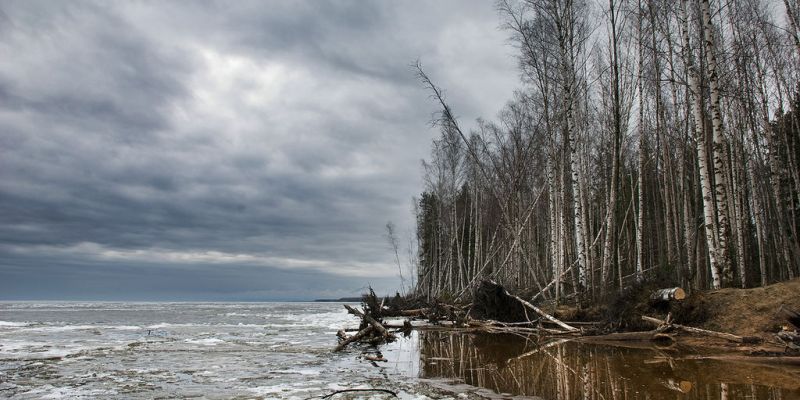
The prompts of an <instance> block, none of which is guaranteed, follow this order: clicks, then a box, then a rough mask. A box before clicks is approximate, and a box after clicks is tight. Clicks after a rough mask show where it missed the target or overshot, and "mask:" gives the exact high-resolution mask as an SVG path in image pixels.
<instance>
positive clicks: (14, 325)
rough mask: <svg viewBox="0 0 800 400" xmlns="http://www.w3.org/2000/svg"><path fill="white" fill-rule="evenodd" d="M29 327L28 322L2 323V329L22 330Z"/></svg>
mask: <svg viewBox="0 0 800 400" xmlns="http://www.w3.org/2000/svg"><path fill="white" fill-rule="evenodd" d="M28 325H30V323H28V322H16V321H0V328H20V327H24V326H28Z"/></svg>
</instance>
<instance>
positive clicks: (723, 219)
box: [700, 0, 733, 286]
mask: <svg viewBox="0 0 800 400" xmlns="http://www.w3.org/2000/svg"><path fill="white" fill-rule="evenodd" d="M700 7H701V10H702V13H703V37H704V39H705V55H706V63H707V64H708V66H707V69H708V84H709V89H710V92H711V104H710V105H711V129H712V138H713V143H714V145H713V147H712V153H711V154H712V158H713V161H714V195H715V196H716V199H715V201H716V205H717V208H716V210H717V213H716V217H717V263H718V264H719V270H720V271H721V272H722V276H721V281H722V282H721V283H722V285H724V286H728V285H730V283H731V281H732V278H733V270H732V269H731V261H730V256H729V253H728V235H729V234H730V224H729V222H728V218H729V213H728V190H727V187H726V182H727V180H726V179H725V178H726V176H725V171H726V165H725V153H726V140H725V129H724V126H723V124H722V108H721V106H720V90H719V79H718V73H717V57H716V55H715V52H716V46H715V45H714V25H713V24H712V22H711V10H710V8H711V7H710V6H709V0H700Z"/></svg>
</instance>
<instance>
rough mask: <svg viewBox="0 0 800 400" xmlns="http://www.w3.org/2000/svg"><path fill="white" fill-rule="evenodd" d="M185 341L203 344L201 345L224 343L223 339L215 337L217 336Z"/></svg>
mask: <svg viewBox="0 0 800 400" xmlns="http://www.w3.org/2000/svg"><path fill="white" fill-rule="evenodd" d="M185 342H186V343H191V344H199V345H203V346H216V345H219V344H223V343H225V341H224V340H222V339H217V338H206V339H187V340H186V341H185Z"/></svg>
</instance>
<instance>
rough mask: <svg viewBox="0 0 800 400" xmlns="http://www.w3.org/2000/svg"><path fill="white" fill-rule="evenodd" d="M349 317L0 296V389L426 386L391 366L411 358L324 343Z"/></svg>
mask: <svg viewBox="0 0 800 400" xmlns="http://www.w3.org/2000/svg"><path fill="white" fill-rule="evenodd" d="M357 323H358V321H357V320H356V319H355V318H353V317H352V316H349V315H348V314H347V313H346V311H345V310H344V308H343V307H342V306H341V304H332V303H242V304H233V303H97V302H93V303H30V302H23V303H0V397H6V398H8V397H11V398H18V399H59V398H65V399H66V398H68V399H73V398H95V399H99V398H134V399H136V398H142V399H144V398H147V399H150V398H191V397H201V398H242V399H245V398H256V399H260V398H287V399H305V398H311V397H314V396H317V398H319V396H323V395H325V394H329V393H332V392H333V391H335V390H340V389H345V388H367V387H384V388H387V387H388V388H389V389H391V390H394V391H396V392H399V394H400V395H401V397H404V398H426V396H424V395H422V394H421V393H420V392H421V391H423V389H420V388H419V387H417V383H416V382H414V381H409V380H408V379H396V378H395V377H396V376H403V377H408V376H415V375H416V373H417V372H416V371H417V369H415V368H418V367H415V365H418V361H412V360H410V359H408V357H406V358H405V360H404V361H403V360H401V361H399V362H398V360H397V359H395V360H394V362H392V363H391V365H389V363H385V364H384V365H381V366H380V367H379V368H376V367H375V366H373V365H371V364H370V363H368V362H366V361H363V360H359V359H358V356H359V352H358V351H351V352H343V353H338V354H332V353H331V351H330V350H331V348H332V347H333V346H334V345H335V344H336V337H335V333H336V331H337V330H338V329H341V328H342V327H344V326H347V325H351V326H355V325H357ZM395 346H397V345H395ZM404 354H405V353H404ZM374 398H386V396H379V395H377V394H375V395H374Z"/></svg>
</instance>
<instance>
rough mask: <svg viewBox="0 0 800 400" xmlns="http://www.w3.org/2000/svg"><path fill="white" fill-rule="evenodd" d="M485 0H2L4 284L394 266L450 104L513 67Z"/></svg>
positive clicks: (484, 100)
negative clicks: (430, 85) (442, 101)
mask: <svg viewBox="0 0 800 400" xmlns="http://www.w3.org/2000/svg"><path fill="white" fill-rule="evenodd" d="M497 26H498V17H497V14H496V12H495V11H494V9H493V7H492V4H491V3H490V2H482V1H469V2H466V1H455V0H453V1H427V2H423V1H405V2H361V1H359V2H356V1H268V2H211V1H209V2H184V1H173V2H113V3H108V2H77V1H76V2H55V3H53V2H36V1H33V2H31V1H6V2H3V3H2V4H0V59H1V60H3V61H2V62H0V220H1V221H2V224H0V298H7V299H8V298H81V297H83V298H120V299H122V298H130V299H138V298H169V299H182V298H185V299H189V298H191V299H200V298H209V299H277V298H283V299H289V298H291V299H297V298H308V297H315V296H317V295H329V296H338V295H350V294H352V293H353V292H354V291H355V292H357V291H358V290H359V288H361V287H362V286H363V285H364V284H366V283H372V284H373V285H375V286H377V287H379V288H380V289H383V290H390V289H392V288H395V287H397V286H398V280H397V279H396V277H395V275H396V268H395V267H393V266H392V256H391V254H389V251H388V249H387V245H386V242H385V240H384V239H383V237H382V235H383V225H384V224H385V222H386V221H387V220H392V221H394V222H395V223H397V224H398V225H399V226H400V228H401V231H409V230H410V229H412V226H411V218H410V212H409V209H410V197H411V196H412V195H414V194H415V193H416V192H417V191H418V190H419V188H420V179H419V167H418V165H419V159H420V158H422V157H425V156H426V154H427V152H428V145H429V139H430V136H431V134H432V133H435V132H433V131H432V130H431V129H430V128H429V127H428V125H427V122H428V120H429V119H430V115H431V112H432V111H433V110H434V109H435V105H434V104H432V103H431V102H430V101H428V100H427V94H426V93H425V92H424V90H423V89H422V88H421V86H420V84H419V83H418V82H417V81H416V80H415V79H414V76H413V73H412V71H411V70H410V68H409V64H410V63H411V62H413V61H414V60H415V59H416V58H421V59H422V60H423V62H424V63H425V64H426V66H427V67H428V72H429V73H430V74H431V75H432V76H434V77H435V78H438V79H439V83H440V84H441V85H442V86H444V87H446V88H448V90H449V91H448V93H449V94H450V96H451V98H452V102H453V105H454V106H455V109H456V110H458V112H459V113H460V115H461V116H462V118H463V120H465V121H466V122H469V121H471V120H472V119H474V118H475V117H477V116H479V115H492V114H493V113H494V111H495V110H497V109H499V107H500V106H501V105H502V103H503V102H504V101H505V99H507V98H509V97H510V95H511V91H512V90H513V86H514V82H515V81H516V72H515V70H514V60H513V58H512V57H511V56H510V54H511V52H512V50H511V49H509V48H508V47H506V46H504V41H505V36H506V34H505V33H504V32H501V31H499V30H497Z"/></svg>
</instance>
